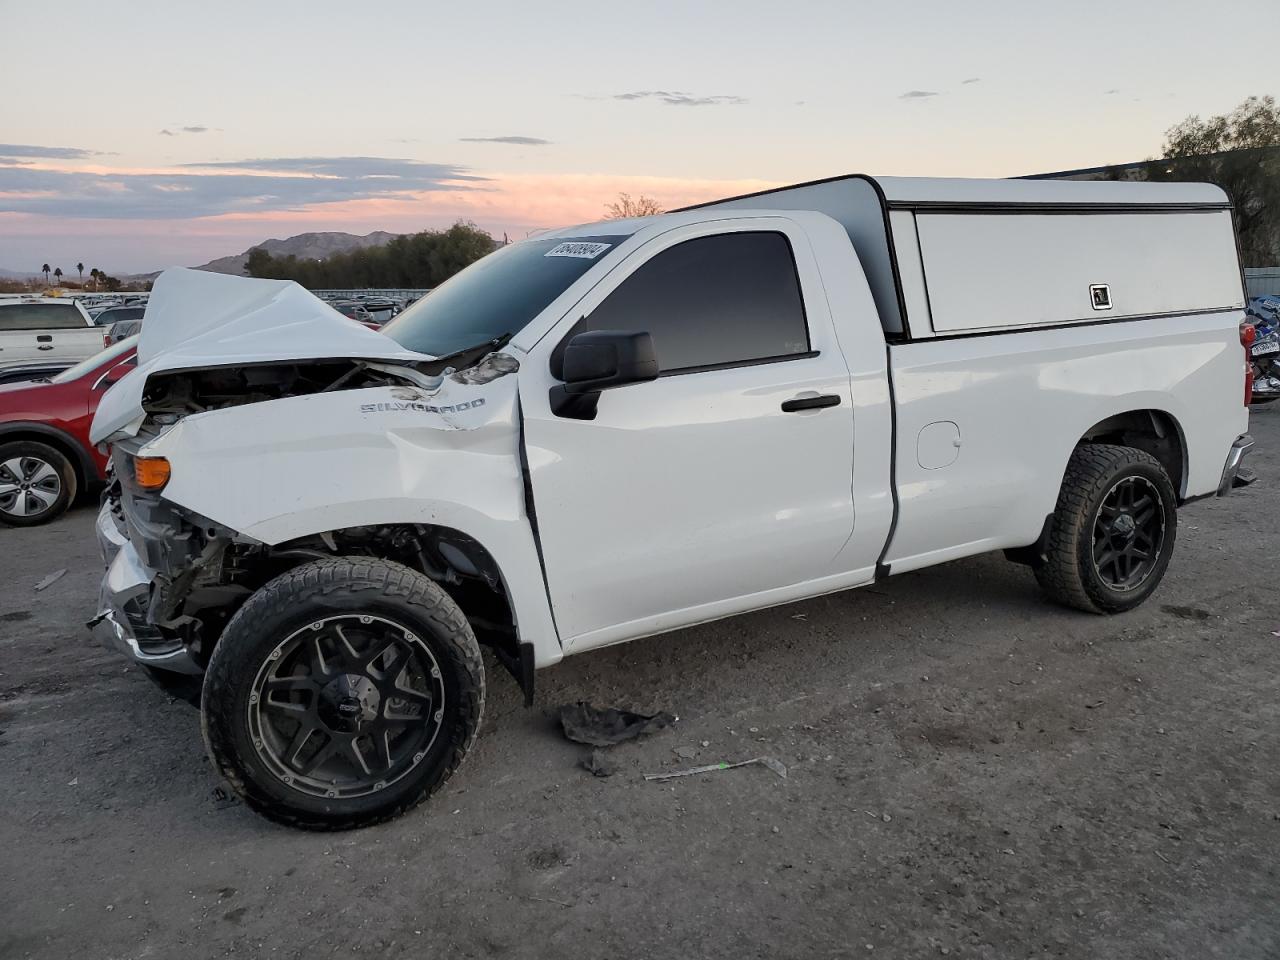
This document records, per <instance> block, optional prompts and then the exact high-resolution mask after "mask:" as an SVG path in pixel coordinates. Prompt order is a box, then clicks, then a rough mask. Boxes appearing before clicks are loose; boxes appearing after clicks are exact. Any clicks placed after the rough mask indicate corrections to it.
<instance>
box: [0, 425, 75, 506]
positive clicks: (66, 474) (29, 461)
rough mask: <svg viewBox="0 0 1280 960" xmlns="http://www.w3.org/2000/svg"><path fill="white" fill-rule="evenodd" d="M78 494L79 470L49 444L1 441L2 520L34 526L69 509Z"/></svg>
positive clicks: (0, 498)
mask: <svg viewBox="0 0 1280 960" xmlns="http://www.w3.org/2000/svg"><path fill="white" fill-rule="evenodd" d="M75 495H76V471H75V468H74V467H73V466H72V465H71V461H70V460H68V459H67V458H66V456H65V455H64V454H63V453H62V452H61V451H60V450H57V449H55V448H53V447H51V446H49V445H48V444H45V443H39V442H37V441H34V440H15V441H13V442H12V443H4V444H0V522H3V523H7V524H9V525H10V526H14V527H34V526H37V525H39V524H42V523H48V522H49V521H50V520H54V519H57V518H58V517H60V516H62V515H63V514H64V513H66V512H67V507H69V506H70V505H71V501H72V499H73V498H74V497H75Z"/></svg>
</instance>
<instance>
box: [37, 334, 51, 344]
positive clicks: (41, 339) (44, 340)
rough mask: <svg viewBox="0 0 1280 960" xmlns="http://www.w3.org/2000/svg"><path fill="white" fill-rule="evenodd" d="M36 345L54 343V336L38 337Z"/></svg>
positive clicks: (43, 335)
mask: <svg viewBox="0 0 1280 960" xmlns="http://www.w3.org/2000/svg"><path fill="white" fill-rule="evenodd" d="M36 343H53V334H51V333H42V334H39V335H38V336H37V337H36Z"/></svg>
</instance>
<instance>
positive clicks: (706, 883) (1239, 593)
mask: <svg viewBox="0 0 1280 960" xmlns="http://www.w3.org/2000/svg"><path fill="white" fill-rule="evenodd" d="M1252 432H1253V433H1254V435H1255V437H1257V439H1258V441H1259V445H1258V448H1257V449H1256V450H1255V453H1254V455H1253V457H1252V461H1251V462H1252V466H1253V467H1254V468H1255V469H1256V470H1257V472H1258V474H1259V475H1260V480H1259V482H1258V483H1257V484H1256V485H1255V486H1253V487H1252V488H1249V489H1247V490H1241V491H1236V492H1235V493H1234V494H1233V495H1232V496H1231V497H1228V498H1227V499H1225V500H1212V501H1206V502H1202V503H1198V504H1195V505H1193V506H1191V507H1189V508H1187V510H1186V511H1184V512H1183V514H1182V517H1181V524H1180V526H1179V530H1178V546H1177V551H1176V553H1175V556H1174V561H1173V565H1172V567H1171V569H1170V573H1169V576H1168V577H1167V579H1166V580H1165V582H1164V584H1163V586H1162V587H1161V589H1160V590H1159V591H1158V592H1157V594H1156V595H1155V597H1154V598H1153V599H1152V600H1151V601H1150V602H1148V603H1147V604H1146V605H1145V606H1144V607H1142V608H1141V609H1139V610H1138V611H1135V612H1133V613H1130V614H1127V615H1124V616H1119V617H1114V618H1103V617H1095V616H1088V615H1084V614H1080V613H1075V612H1071V611H1067V610H1062V609H1058V608H1056V607H1053V606H1050V605H1049V604H1048V603H1046V602H1045V601H1044V600H1043V599H1042V598H1041V597H1040V596H1039V595H1038V593H1037V590H1036V586H1035V582H1034V580H1033V579H1032V577H1031V575H1030V573H1029V572H1028V571H1027V570H1025V569H1024V568H1021V567H1017V566H1014V565H1012V564H1008V563H1006V562H1004V561H1003V559H1002V558H1000V557H999V556H985V557H979V558H975V559H970V560H965V561H961V562H957V563H951V564H948V565H946V566H942V567H939V568H935V569H931V570H926V571H921V572H918V573H913V574H907V575H904V576H900V577H893V578H891V579H890V580H888V581H887V582H885V583H883V584H880V585H878V586H876V587H874V588H871V589H864V590H859V591H853V592H850V593H844V594H839V595H836V596H832V597H827V598H823V599H819V600H813V601H807V602H804V603H798V604H792V605H790V606H786V607H782V608H779V609H776V610H770V611H767V612H763V613H759V614H754V615H751V616H744V617H739V618H736V619H733V620H728V621H724V622H721V623H717V624H712V625H709V626H704V627H699V628H697V629H693V630H685V631H681V632H679V633H676V634H671V635H668V636H665V637H659V638H656V639H652V640H647V641H639V642H636V643H633V644H629V645H625V646H622V647H617V648H613V649H610V650H605V651H602V652H598V653H594V654H586V655H584V656H581V657H578V658H575V659H572V660H569V661H567V662H565V663H564V664H562V665H560V666H558V667H555V668H553V669H551V670H548V671H544V672H542V673H540V674H539V677H538V683H539V692H538V703H537V706H536V707H535V708H534V709H532V710H526V709H524V707H523V706H522V703H521V699H520V697H519V695H518V693H517V691H516V689H515V686H514V684H513V683H512V682H510V680H509V679H507V678H506V677H505V675H503V674H501V673H500V672H499V671H498V670H497V669H495V668H494V666H493V664H492V663H490V700H489V707H488V712H487V715H486V719H485V723H484V729H483V732H482V734H481V737H480V739H479V741H478V744H477V747H476V749H475V750H474V751H473V752H472V754H471V756H470V757H469V759H468V760H467V762H466V764H464V766H463V768H462V770H461V771H460V772H459V774H458V775H457V776H456V777H455V778H454V780H453V781H452V782H451V783H450V784H449V785H448V786H447V787H446V788H445V790H444V791H443V792H442V793H441V794H440V795H438V797H437V798H436V799H435V800H434V801H432V802H431V803H430V804H429V805H427V806H424V807H420V808H419V809H418V810H416V811H414V812H412V813H410V814H409V815H407V816H405V817H403V818H401V819H400V820H398V821H396V822H394V823H391V824H388V825H385V826H381V827H377V828H373V829H369V830H365V831H360V832H355V833H346V834H336V835H333V834H330V835H317V834H307V833H301V832H295V831H291V830H288V829H286V828H283V827H277V826H275V825H273V824H271V823H269V822H267V821H265V820H263V819H260V818H259V817H257V816H255V815H253V814H252V813H251V812H249V810H247V809H246V808H245V807H244V806H243V805H242V804H239V803H236V802H234V801H231V800H229V799H227V798H226V797H225V795H223V794H222V791H221V790H220V784H219V782H218V780H217V778H216V777H215V776H214V775H213V773H212V772H211V769H210V767H209V765H208V763H207V761H206V760H205V756H204V749H203V746H202V744H201V740H200V731H199V724H198V715H197V712H196V710H195V709H194V708H193V707H192V706H191V705H189V704H188V703H186V702H184V701H183V700H182V699H180V698H178V697H176V696H174V695H173V693H174V692H173V691H169V692H166V691H165V690H162V689H160V688H159V687H157V686H156V684H154V683H153V682H152V681H150V680H149V679H148V678H147V676H145V675H144V673H143V672H142V671H141V670H139V669H137V668H135V667H130V666H128V665H126V663H125V662H124V661H123V660H122V659H121V658H120V657H119V656H118V655H116V654H115V653H111V652H108V651H106V650H104V649H101V648H100V647H98V646H97V645H96V644H95V643H94V642H93V641H92V640H91V639H90V637H89V634H88V632H87V631H86V630H85V629H84V627H83V622H84V621H85V620H86V619H87V618H88V617H89V616H90V615H91V614H92V612H93V603H94V599H95V596H96V590H97V584H98V579H99V576H100V565H99V561H98V558H97V555H96V547H95V545H94V543H93V538H92V518H93V513H94V511H93V508H92V507H91V506H88V505H86V506H82V507H79V508H77V509H76V510H75V511H73V512H72V513H71V514H69V515H68V516H66V517H64V518H63V519H61V520H60V521H58V522H57V523H55V524H53V525H52V526H50V527H45V528H41V529H36V530H10V529H6V530H2V531H0V851H2V853H0V957H2V958H5V960H8V958H19V957H48V958H59V960H61V958H68V957H85V958H125V957H158V958H170V957H221V956H228V955H239V956H253V957H304V956H305V957H322V956H350V955H356V956H372V957H400V956H404V957H417V958H430V957H489V956H499V957H540V958H542V957H561V956H563V957H575V958H597V957H704V956H705V957H721V956H723V957H734V958H743V957H747V958H750V957H770V958H776V957H805V958H811V957H826V956H857V957H895V958H896V957H911V958H915V957H929V956H935V955H936V956H942V955H949V956H951V957H984V958H1002V960H1003V958H1022V957H1071V958H1076V957H1079V958H1123V960H1143V958H1157V957H1159V958H1165V957H1179V958H1183V957H1185V958H1194V960H1204V958H1210V957H1221V958H1229V960H1250V958H1259V960H1261V958H1267V957H1270V958H1275V957H1278V956H1280V876H1278V875H1277V874H1278V871H1277V866H1276V863H1277V859H1278V857H1280V706H1278V704H1280V680H1278V679H1277V668H1276V663H1277V659H1280V637H1277V636H1276V635H1275V633H1274V631H1280V591H1278V590H1277V587H1276V584H1277V570H1276V561H1275V558H1276V557H1277V556H1280V523H1277V520H1276V518H1277V516H1280V482H1277V478H1278V477H1280V454H1278V453H1277V451H1280V409H1266V408H1264V409H1262V410H1260V411H1257V412H1256V413H1255V416H1254V418H1253V427H1252ZM61 569H65V570H66V574H65V576H63V577H62V578H61V579H59V580H57V581H56V582H55V583H53V584H52V585H50V586H49V587H47V588H46V589H45V590H43V591H40V592H37V591H36V590H35V589H34V587H35V585H36V583H38V582H39V581H41V580H42V579H44V578H45V577H46V575H48V574H50V573H53V572H55V571H58V570H61ZM580 699H581V700H590V701H593V702H595V703H597V704H600V705H625V706H630V707H633V708H641V709H665V710H670V711H672V712H674V713H676V714H678V715H679V718H680V719H679V722H678V723H677V724H676V725H675V726H674V727H673V728H671V729H668V730H666V731H663V732H660V733H658V734H656V735H653V736H651V737H649V738H647V739H645V740H642V741H639V742H634V743H630V744H624V745H622V746H619V747H616V748H613V750H612V751H611V753H612V755H613V757H614V758H615V759H616V760H617V761H618V762H619V764H620V766H621V770H620V772H619V773H617V774H616V775H615V776H613V777H611V778H608V779H597V778H595V777H592V776H591V775H589V774H588V773H586V772H584V771H583V770H581V769H580V768H579V766H578V763H579V760H580V759H581V758H582V757H583V755H584V754H585V753H586V748H583V747H580V746H577V745H575V744H572V743H569V742H567V741H566V740H564V739H563V738H562V737H561V736H560V734H559V732H558V730H557V728H556V726H555V724H554V723H553V721H552V719H551V712H552V708H553V707H554V706H556V705H558V704H560V703H564V702H570V701H574V700H580ZM677 751H679V753H677ZM760 755H764V756H770V757H775V758H777V759H778V760H780V761H782V762H783V763H784V764H786V766H787V768H788V776H787V778H786V779H785V780H784V779H781V778H780V777H778V776H777V775H776V774H775V773H773V772H771V771H770V770H769V769H767V768H765V767H763V766H759V765H757V766H748V767H743V768H740V769H735V770H728V771H723V772H717V773H711V774H706V775H703V776H697V777H689V778H686V779H682V780H678V781H674V782H671V783H655V782H646V781H645V780H644V779H643V778H642V774H643V773H646V772H657V771H669V770H675V769H679V768H681V767H688V766H691V765H696V764H702V763H710V762H714V761H718V760H729V761H734V760H742V759H747V758H750V757H754V756H760Z"/></svg>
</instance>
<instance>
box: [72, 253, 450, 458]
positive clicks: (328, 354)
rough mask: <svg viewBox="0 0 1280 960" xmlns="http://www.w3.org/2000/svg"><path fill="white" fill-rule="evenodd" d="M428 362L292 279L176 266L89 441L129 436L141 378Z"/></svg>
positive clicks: (163, 281) (138, 411)
mask: <svg viewBox="0 0 1280 960" xmlns="http://www.w3.org/2000/svg"><path fill="white" fill-rule="evenodd" d="M336 358H351V359H355V360H382V361H401V362H403V361H416V360H426V359H430V358H428V357H427V356H425V355H424V354H421V353H415V352H414V351H412V350H406V349H405V348H404V347H402V346H400V344H398V343H396V342H395V341H394V340H392V339H391V338H390V337H384V336H383V335H382V334H380V333H375V332H374V331H372V330H370V329H369V328H368V327H365V326H363V325H362V324H359V323H357V322H356V321H354V320H350V319H348V318H347V317H344V316H343V315H342V314H340V313H339V312H338V311H337V310H334V309H333V308H332V307H331V306H329V305H328V304H327V303H325V302H324V301H322V300H320V299H319V298H318V297H316V296H314V295H313V294H311V293H310V292H308V291H307V290H305V289H303V288H302V287H300V286H298V284H296V283H294V282H293V281H291V280H253V279H248V278H245V277H229V276H226V275H224V274H219V273H206V272H204V271H203V270H188V269H186V268H183V267H175V268H173V269H171V270H166V271H165V272H164V273H162V274H160V276H159V277H158V278H157V279H156V282H155V286H154V288H153V289H152V292H151V299H150V301H149V302H148V303H147V312H146V316H145V318H144V322H143V325H142V336H141V338H140V339H139V341H138V367H137V369H136V370H134V371H133V372H132V373H130V374H129V375H128V376H127V377H125V378H124V379H123V380H121V381H120V382H119V383H117V384H116V385H115V386H113V387H112V388H111V389H110V390H108V391H107V392H106V394H104V395H103V397H102V400H101V402H100V403H99V404H98V412H97V414H96V415H95V416H94V418H93V427H92V428H91V429H90V432H89V439H90V441H91V442H93V443H95V444H96V443H101V442H102V441H104V440H107V439H109V438H111V437H113V436H114V435H116V434H117V433H120V432H124V433H126V434H130V435H132V434H134V433H136V432H137V430H138V427H139V426H141V424H142V421H143V419H144V417H145V414H144V412H143V410H142V393H143V388H144V387H145V386H146V382H147V378H148V377H149V376H151V375H152V374H153V373H160V372H163V371H167V370H189V369H199V368H206V367H218V366H247V365H250V364H254V363H275V362H288V361H292V360H325V359H336Z"/></svg>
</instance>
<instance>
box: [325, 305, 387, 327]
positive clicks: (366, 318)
mask: <svg viewBox="0 0 1280 960" xmlns="http://www.w3.org/2000/svg"><path fill="white" fill-rule="evenodd" d="M329 306H331V307H333V309H335V310H337V311H338V312H339V313H340V314H342V315H343V316H344V317H346V318H347V319H348V320H356V321H358V322H360V323H363V324H364V325H365V326H372V327H377V326H379V324H378V323H377V322H376V321H375V320H374V319H373V316H372V315H371V314H370V313H369V311H368V310H366V309H365V308H364V306H363V305H362V304H359V303H356V302H355V301H354V300H334V301H332V302H331V303H330V304H329Z"/></svg>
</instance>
